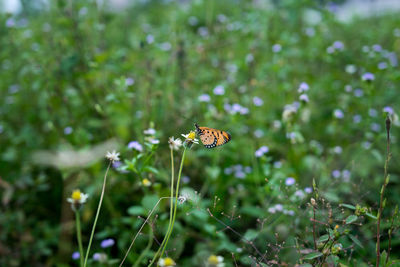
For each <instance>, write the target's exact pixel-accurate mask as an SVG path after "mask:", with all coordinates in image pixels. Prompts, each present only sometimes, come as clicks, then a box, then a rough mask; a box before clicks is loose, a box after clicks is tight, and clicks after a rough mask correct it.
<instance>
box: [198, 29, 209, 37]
mask: <svg viewBox="0 0 400 267" xmlns="http://www.w3.org/2000/svg"><path fill="white" fill-rule="evenodd" d="M197 34H198V35H200V36H201V37H207V36H208V35H209V33H208V29H207V27H199V28H198V29H197Z"/></svg>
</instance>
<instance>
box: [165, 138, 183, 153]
mask: <svg viewBox="0 0 400 267" xmlns="http://www.w3.org/2000/svg"><path fill="white" fill-rule="evenodd" d="M168 143H169V148H170V149H173V150H179V148H180V147H181V146H182V140H181V139H179V138H176V139H174V137H173V136H172V137H170V138H169V140H168Z"/></svg>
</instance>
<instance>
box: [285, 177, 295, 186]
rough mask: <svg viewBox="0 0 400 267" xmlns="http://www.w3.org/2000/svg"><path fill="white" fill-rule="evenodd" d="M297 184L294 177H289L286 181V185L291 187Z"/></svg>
mask: <svg viewBox="0 0 400 267" xmlns="http://www.w3.org/2000/svg"><path fill="white" fill-rule="evenodd" d="M295 182H296V180H295V179H294V178H293V177H288V178H286V180H285V185H287V186H291V185H294V183H295Z"/></svg>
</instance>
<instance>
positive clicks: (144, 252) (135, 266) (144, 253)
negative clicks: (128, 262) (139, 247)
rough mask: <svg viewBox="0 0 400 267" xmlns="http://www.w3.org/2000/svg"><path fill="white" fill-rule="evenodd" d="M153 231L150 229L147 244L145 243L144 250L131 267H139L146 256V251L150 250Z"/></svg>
mask: <svg viewBox="0 0 400 267" xmlns="http://www.w3.org/2000/svg"><path fill="white" fill-rule="evenodd" d="M153 236H154V234H153V229H152V227H150V236H149V242H148V243H147V246H146V248H145V249H144V250H143V251H142V253H140V255H139V258H138V259H137V260H136V262H135V264H134V265H133V267H137V266H139V264H140V262H141V261H142V259H143V257H144V256H145V255H146V253H147V251H149V249H150V248H151V245H153Z"/></svg>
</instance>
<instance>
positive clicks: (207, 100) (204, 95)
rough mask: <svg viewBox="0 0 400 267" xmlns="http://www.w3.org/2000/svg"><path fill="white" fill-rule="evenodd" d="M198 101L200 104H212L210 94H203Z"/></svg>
mask: <svg viewBox="0 0 400 267" xmlns="http://www.w3.org/2000/svg"><path fill="white" fill-rule="evenodd" d="M198 100H199V101H200V102H210V100H211V97H210V96H209V95H208V94H202V95H199V98H198Z"/></svg>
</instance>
